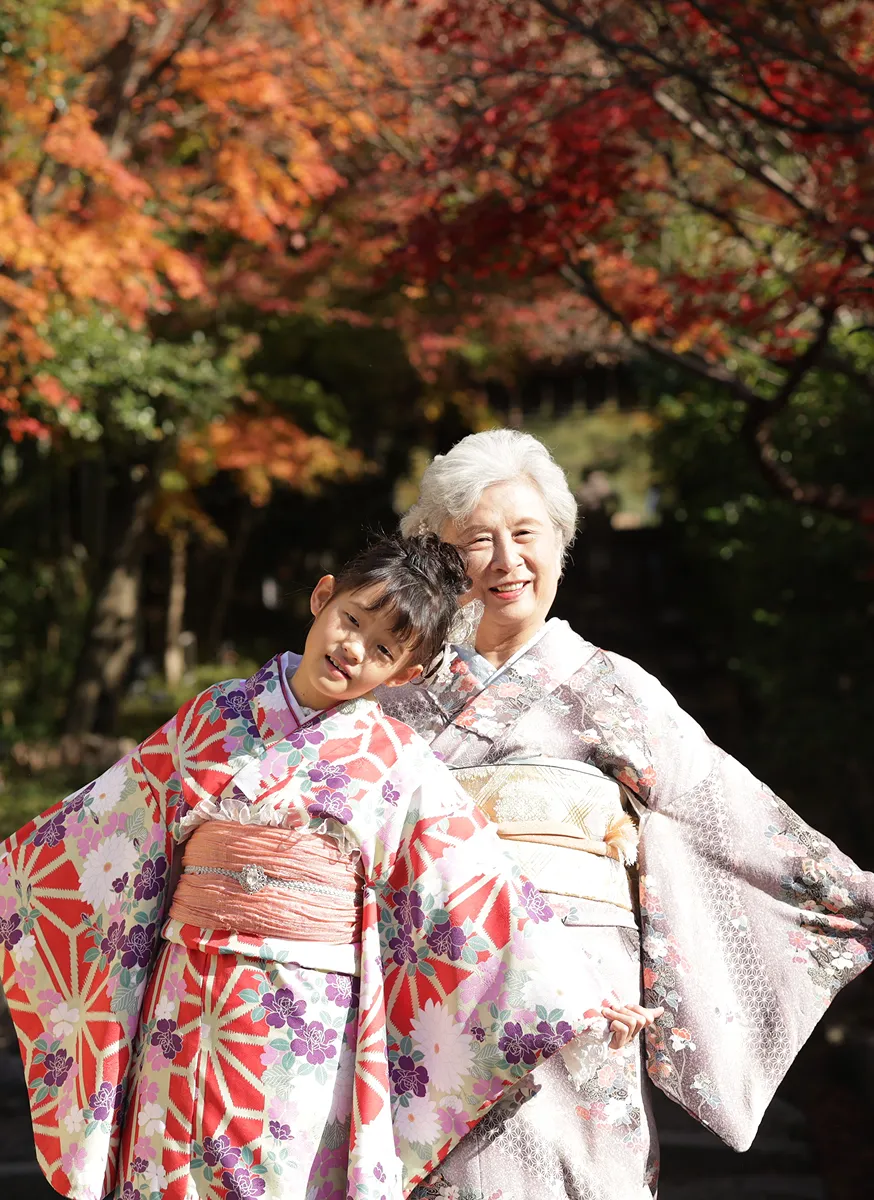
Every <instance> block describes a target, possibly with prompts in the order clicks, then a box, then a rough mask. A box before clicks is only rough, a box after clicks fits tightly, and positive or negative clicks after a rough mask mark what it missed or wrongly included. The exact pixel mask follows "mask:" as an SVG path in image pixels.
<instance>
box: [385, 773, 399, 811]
mask: <svg viewBox="0 0 874 1200" xmlns="http://www.w3.org/2000/svg"><path fill="white" fill-rule="evenodd" d="M382 798H383V800H384V801H385V802H386V804H391V805H395V804H397V802H398V800H400V798H401V794H400V792H399V791H398V789H397V788H396V787H394V785H393V784H392V782H391V780H390V779H387V780H386V781H385V783H384V784H383V785H382Z"/></svg>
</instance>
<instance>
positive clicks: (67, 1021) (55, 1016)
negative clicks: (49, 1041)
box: [49, 1000, 79, 1038]
mask: <svg viewBox="0 0 874 1200" xmlns="http://www.w3.org/2000/svg"><path fill="white" fill-rule="evenodd" d="M49 1021H50V1022H51V1026H52V1033H53V1034H54V1035H55V1037H56V1038H64V1037H66V1036H67V1034H68V1033H72V1032H73V1030H74V1029H75V1028H76V1026H77V1025H78V1024H79V1010H78V1008H70V1006H69V1004H68V1003H67V1001H66V1000H62V1001H61V1003H60V1004H59V1005H58V1006H57V1007H56V1008H53V1009H52V1011H51V1012H50V1013H49Z"/></svg>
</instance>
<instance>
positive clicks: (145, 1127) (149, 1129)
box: [139, 1102, 165, 1140]
mask: <svg viewBox="0 0 874 1200" xmlns="http://www.w3.org/2000/svg"><path fill="white" fill-rule="evenodd" d="M164 1125H165V1121H164V1110H163V1108H161V1105H160V1104H155V1103H151V1102H149V1103H146V1104H144V1105H143V1106H142V1108H141V1109H140V1119H139V1132H140V1133H141V1134H142V1136H143V1137H146V1138H155V1137H156V1138H158V1139H160V1140H163V1137H164Z"/></svg>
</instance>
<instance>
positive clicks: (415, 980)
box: [0, 655, 605, 1200]
mask: <svg viewBox="0 0 874 1200" xmlns="http://www.w3.org/2000/svg"><path fill="white" fill-rule="evenodd" d="M297 661H299V660H298V658H297V656H294V655H280V656H278V657H277V658H276V659H274V660H272V661H271V662H270V663H268V664H267V665H266V666H265V667H263V668H262V669H261V670H260V671H259V672H258V673H257V674H256V675H254V676H253V677H252V678H251V679H249V680H236V681H230V682H228V683H224V684H219V685H216V686H214V687H212V688H210V689H208V690H207V691H206V692H204V693H202V694H201V695H199V696H198V697H196V698H195V699H194V700H192V701H191V702H189V703H188V704H186V705H184V706H183V707H182V709H180V711H179V712H178V713H177V715H176V716H175V717H174V718H173V719H171V720H170V721H169V722H168V723H167V724H166V725H165V726H164V727H163V728H162V729H161V730H159V731H158V732H157V733H156V734H154V735H153V736H152V737H150V738H147V739H146V741H144V742H143V743H142V744H141V745H140V746H139V747H138V749H137V750H136V751H135V752H134V753H133V754H132V755H130V756H129V757H128V758H125V759H123V760H122V761H121V762H119V763H117V764H116V765H115V766H113V767H112V768H110V770H109V771H107V772H106V773H105V774H104V775H102V776H101V777H100V778H99V779H98V780H96V781H95V782H94V783H91V784H89V785H88V786H87V787H85V788H83V789H82V790H81V791H79V792H76V793H75V794H74V795H72V796H70V797H68V798H67V799H66V800H64V801H62V802H60V803H59V804H57V805H56V806H55V807H54V808H52V809H51V810H49V811H48V812H47V813H45V814H43V815H42V816H41V817H39V818H37V819H36V820H35V821H33V822H31V823H30V824H29V825H27V826H25V828H24V829H22V830H21V831H19V833H18V834H16V835H14V836H13V837H12V838H10V839H9V840H8V841H7V842H6V843H4V844H3V845H2V846H0V905H2V908H0V960H2V963H0V965H2V979H3V985H4V988H5V991H6V995H7V999H8V1002H9V1007H10V1011H11V1014H12V1017H13V1020H14V1021H15V1024H16V1028H17V1030H18V1034H19V1038H20V1042H21V1049H22V1055H23V1058H24V1064H25V1073H26V1081H27V1086H28V1089H29V1092H30V1101H31V1112H32V1117H33V1124H34V1131H35V1140H36V1146H37V1154H38V1157H39V1160H40V1164H41V1166H42V1168H43V1170H44V1172H45V1174H46V1177H47V1178H48V1180H49V1182H50V1183H51V1184H52V1186H53V1187H54V1188H55V1189H56V1190H57V1191H59V1192H60V1193H61V1194H63V1195H66V1196H70V1197H75V1198H76V1200H97V1198H98V1197H101V1196H103V1195H105V1194H106V1193H107V1192H110V1191H112V1193H113V1195H114V1196H115V1197H118V1198H119V1200H158V1198H159V1197H162V1196H163V1197H169V1198H170V1200H188V1198H190V1197H194V1196H203V1197H209V1198H210V1200H242V1198H243V1197H249V1196H252V1197H265V1198H268V1200H269V1198H273V1197H277V1198H278V1197H280V1196H282V1197H301V1198H302V1200H303V1198H306V1200H343V1198H344V1197H346V1196H347V1195H348V1196H349V1197H355V1198H356V1200H382V1198H383V1197H385V1198H386V1200H395V1198H396V1197H400V1196H401V1195H403V1194H406V1193H407V1192H408V1191H409V1190H410V1189H411V1188H412V1187H413V1185H414V1184H415V1183H416V1182H417V1181H418V1180H419V1179H421V1178H422V1177H423V1176H424V1175H426V1174H427V1172H428V1171H429V1170H431V1169H432V1168H433V1167H434V1166H435V1165H436V1164H437V1162H439V1160H440V1159H441V1158H442V1157H443V1156H444V1155H445V1154H446V1153H447V1152H448V1151H449V1150H450V1149H451V1147H452V1146H453V1145H454V1144H455V1143H456V1142H457V1141H458V1140H459V1138H461V1137H462V1136H463V1135H464V1134H465V1133H466V1132H467V1131H468V1130H469V1129H470V1128H471V1127H472V1125H473V1124H475V1123H476V1122H477V1121H478V1120H479V1119H480V1118H481V1117H482V1116H483V1114H484V1113H486V1112H487V1111H488V1110H489V1109H490V1107H491V1106H492V1105H493V1104H494V1103H495V1101H496V1100H497V1099H498V1098H499V1097H500V1096H501V1094H502V1093H503V1092H504V1091H505V1090H506V1089H507V1088H508V1087H514V1086H516V1085H517V1084H518V1082H519V1081H520V1080H521V1079H522V1078H523V1077H524V1076H525V1075H526V1074H527V1073H528V1072H529V1071H530V1070H531V1068H532V1067H533V1066H534V1065H535V1064H536V1063H537V1062H538V1061H540V1060H541V1059H542V1058H545V1057H548V1056H549V1055H551V1054H552V1053H554V1052H555V1051H557V1050H559V1049H561V1048H563V1047H564V1046H565V1044H566V1043H567V1042H568V1041H569V1040H570V1039H571V1038H572V1036H573V1034H574V1032H575V1031H580V1032H582V1034H583V1036H582V1039H581V1040H580V1044H581V1047H582V1048H581V1053H582V1055H583V1057H584V1058H585V1057H586V1055H589V1056H590V1057H591V1063H592V1069H593V1070H594V1069H596V1067H597V1064H598V1063H599V1062H600V1061H601V1060H602V1059H603V1054H604V1045H605V1028H604V1022H603V1021H601V1020H600V1018H598V1017H597V1016H595V1015H593V1013H592V1009H591V1007H590V1006H592V1005H597V1004H598V1003H599V1002H600V999H601V996H602V995H603V989H604V986H605V985H604V984H603V983H601V982H600V981H598V980H597V979H596V977H595V974H594V971H593V969H592V967H591V965H590V964H588V963H583V964H568V965H567V966H566V967H565V966H562V968H561V969H560V970H556V964H557V962H558V961H559V959H560V945H561V935H562V933H563V932H564V931H563V930H562V929H561V927H560V925H559V924H558V922H557V921H553V920H551V919H550V918H551V916H552V914H551V913H550V910H549V909H548V906H546V905H545V904H544V902H543V899H542V897H541V896H540V895H539V893H537V892H536V890H535V889H533V888H532V887H531V885H530V884H528V883H526V882H525V881H524V880H523V879H521V877H519V873H518V870H517V869H516V868H515V867H514V865H513V863H512V861H511V860H510V859H509V858H508V856H507V855H506V854H505V852H504V851H503V849H502V848H501V846H500V845H499V843H498V840H497V838H496V837H495V836H494V832H493V830H490V829H489V827H488V823H487V822H486V821H485V819H484V818H483V817H482V816H481V815H480V814H479V813H478V812H477V811H476V809H475V807H474V806H473V805H472V804H471V802H470V801H469V800H468V799H467V797H466V796H465V795H464V793H463V792H461V791H460V789H458V788H457V787H456V786H455V784H454V783H453V780H452V778H451V775H450V774H449V772H448V771H447V770H446V769H445V768H444V767H443V766H442V765H441V764H439V763H438V762H437V761H436V760H435V759H434V758H433V756H432V755H431V754H430V752H429V751H428V750H427V748H426V746H425V744H424V743H423V742H422V741H421V739H419V738H418V737H417V736H416V735H415V734H414V733H413V732H412V731H411V730H410V729H409V728H408V727H406V726H404V725H403V724H401V723H400V722H398V721H396V720H393V719H391V718H388V717H386V716H385V715H384V713H383V711H382V710H381V708H380V706H379V705H378V704H377V703H376V702H374V701H372V700H357V701H352V702H349V703H347V704H344V705H342V706H341V707H339V708H336V709H332V710H329V711H327V712H325V713H317V714H312V715H310V716H309V717H308V718H307V716H306V714H300V711H299V710H297V713H296V711H295V706H294V704H293V703H292V700H291V697H290V695H289V693H288V691H287V683H286V680H287V678H288V677H289V674H290V673H293V670H294V667H295V666H296V664H297ZM210 820H219V821H229V822H237V823H240V824H243V825H245V824H250V823H259V824H265V825H272V826H277V827H279V826H281V827H287V828H295V829H306V830H309V831H311V832H313V833H319V834H329V835H331V836H333V837H336V839H337V841H338V844H339V845H341V846H342V847H343V848H344V849H345V850H346V851H348V852H352V853H355V854H357V855H358V856H359V862H360V874H361V880H362V896H363V915H362V935H361V942H360V945H357V946H344V945H327V944H322V943H307V942H300V941H298V942H293V943H292V942H284V941H283V940H282V939H275V938H272V939H257V938H251V937H246V936H245V934H244V933H232V932H229V931H221V930H210V929H198V928H195V927H194V926H191V925H185V924H181V923H180V922H179V921H175V920H167V919H165V916H164V914H165V910H166V907H167V900H168V891H169V885H168V879H169V878H170V876H171V871H172V863H173V858H174V851H176V852H177V853H178V850H179V844H180V843H181V842H183V841H184V839H185V838H186V836H187V835H188V834H189V833H190V831H191V830H192V829H193V828H195V827H196V826H197V825H198V824H199V823H201V822H204V821H210Z"/></svg>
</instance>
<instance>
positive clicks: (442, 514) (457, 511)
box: [401, 429, 577, 558]
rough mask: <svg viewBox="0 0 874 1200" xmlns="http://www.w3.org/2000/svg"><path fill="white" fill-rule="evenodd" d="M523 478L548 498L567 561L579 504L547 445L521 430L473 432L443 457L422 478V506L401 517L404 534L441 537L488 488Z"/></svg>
mask: <svg viewBox="0 0 874 1200" xmlns="http://www.w3.org/2000/svg"><path fill="white" fill-rule="evenodd" d="M520 480H527V481H528V482H529V483H531V484H533V486H534V487H536V488H537V490H538V491H539V492H540V495H541V496H542V497H543V503H544V504H545V505H546V511H547V512H548V513H549V517H550V520H551V521H552V524H553V525H554V527H555V531H556V533H557V534H558V538H559V543H560V545H561V554H562V558H563V557H564V555H565V553H566V552H567V549H568V547H569V546H570V544H571V542H572V541H573V540H574V537H575V535H576V532H577V502H576V500H575V499H574V496H573V493H572V492H571V490H570V488H569V487H568V482H567V479H566V478H565V473H564V471H563V470H562V469H561V467H560V466H559V465H558V463H557V462H556V461H555V459H554V458H553V457H552V455H551V454H550V453H549V451H548V450H547V448H546V447H545V446H544V445H543V443H542V442H539V441H538V440H537V438H535V437H532V436H531V434H530V433H521V432H520V431H519V430H518V429H489V430H486V432H485V433H471V434H468V436H467V437H464V438H462V439H461V441H460V442H456V444H455V445H454V446H453V447H452V449H451V450H450V451H449V453H448V454H438V455H437V457H436V458H435V459H434V460H433V461H432V462H431V463H430V464H429V465H428V467H427V468H426V469H425V474H424V475H423V476H422V483H421V487H420V491H419V501H418V503H417V504H414V505H413V507H412V508H411V509H410V511H409V512H408V513H406V514H405V516H403V517H402V518H401V533H403V534H404V536H405V537H410V536H412V535H415V534H421V533H437V534H440V533H442V531H443V529H444V527H445V525H446V524H447V522H449V521H453V522H455V521H463V520H464V519H465V518H466V517H468V516H470V514H471V513H472V512H473V510H474V509H475V508H476V506H477V504H478V503H479V499H480V497H481V496H482V494H483V492H484V491H485V490H486V488H489V487H494V486H495V484H499V483H517V482H519V481H520Z"/></svg>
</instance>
